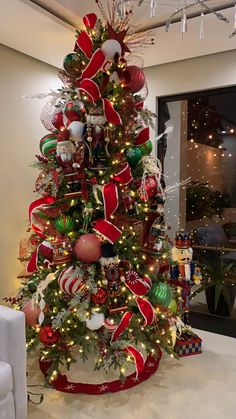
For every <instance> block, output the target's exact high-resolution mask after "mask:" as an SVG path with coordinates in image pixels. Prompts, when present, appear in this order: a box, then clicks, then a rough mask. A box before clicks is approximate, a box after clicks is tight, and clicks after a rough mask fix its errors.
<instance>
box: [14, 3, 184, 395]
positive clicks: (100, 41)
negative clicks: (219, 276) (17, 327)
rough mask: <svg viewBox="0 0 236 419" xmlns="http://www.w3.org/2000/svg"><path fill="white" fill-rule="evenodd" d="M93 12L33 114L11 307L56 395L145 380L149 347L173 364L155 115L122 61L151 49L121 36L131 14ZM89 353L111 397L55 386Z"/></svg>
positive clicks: (153, 356)
mask: <svg viewBox="0 0 236 419" xmlns="http://www.w3.org/2000/svg"><path fill="white" fill-rule="evenodd" d="M97 3H98V6H99V8H100V11H101V13H102V16H103V18H104V23H103V24H102V22H101V21H100V20H98V19H97V16H96V15H95V14H94V13H91V14H88V15H86V16H85V17H84V19H83V22H84V25H85V28H84V29H83V30H80V31H77V33H76V42H75V48H74V51H73V52H72V53H70V54H68V55H67V56H66V57H65V59H64V63H63V69H62V70H60V72H59V76H60V78H61V80H62V81H63V87H62V88H61V89H60V91H59V92H58V96H57V97H56V99H55V98H54V99H55V100H54V102H53V103H52V102H51V103H50V104H48V105H47V106H46V107H45V108H44V110H43V112H42V117H41V119H42V122H43V124H44V126H45V127H46V129H47V130H48V133H47V134H46V135H45V136H44V137H43V138H42V139H41V140H40V143H39V148H40V152H41V154H40V155H38V156H36V157H37V161H36V163H35V167H37V168H39V169H40V174H39V176H38V178H37V180H36V184H35V192H36V193H37V194H38V195H37V198H36V199H35V200H34V202H32V203H31V205H30V207H29V218H30V232H31V233H30V237H29V238H28V239H26V240H22V242H21V247H20V259H21V260H22V262H25V265H26V266H25V272H23V273H22V275H21V277H22V287H21V289H20V291H19V294H18V296H17V300H14V302H16V301H17V302H18V307H19V308H20V309H22V310H23V311H24V313H25V315H26V324H27V346H28V350H29V351H32V350H35V348H36V347H38V348H39V349H40V366H41V369H42V371H43V372H44V373H45V375H46V377H47V380H48V381H49V382H50V383H51V384H52V385H54V386H55V387H56V388H57V389H59V390H63V391H72V392H79V391H85V392H90V393H93V392H94V393H95V394H96V392H97V393H98V394H101V393H102V392H106V391H116V390H120V389H124V388H128V387H130V386H131V385H135V383H136V384H137V383H138V382H141V381H143V380H144V379H146V378H148V376H150V375H151V374H152V373H153V372H155V370H156V368H157V366H158V361H159V358H160V348H161V349H163V350H165V351H166V352H167V353H169V354H170V355H171V356H175V352H174V349H173V343H174V341H175V332H176V328H177V326H176V325H177V323H178V321H179V318H178V309H179V307H180V305H179V304H178V307H177V303H176V299H177V297H178V298H179V299H181V298H180V296H177V297H176V295H174V294H173V291H171V287H170V285H169V284H168V281H169V280H170V274H169V270H170V269H169V262H168V247H169V243H168V238H167V227H166V225H165V220H164V208H163V206H164V200H165V187H164V183H163V179H162V175H161V167H160V164H159V162H158V161H157V159H155V158H154V157H152V156H151V155H150V153H151V151H152V142H151V141H150V139H149V135H150V128H152V127H153V119H154V118H155V115H154V114H153V113H152V112H150V111H149V110H147V109H145V108H144V99H145V97H146V92H147V88H146V82H145V75H144V72H143V70H142V69H141V68H139V67H138V66H136V65H133V64H129V63H128V61H127V59H126V57H128V58H129V62H131V59H132V54H131V51H132V50H133V49H135V48H137V46H139V45H140V42H141V41H142V42H143V45H144V46H145V45H147V44H150V43H152V42H153V41H152V40H151V39H150V36H149V35H148V34H144V35H143V34H135V33H134V32H132V31H130V29H129V27H128V24H129V19H130V16H131V13H129V12H127V13H126V14H125V16H124V17H123V19H120V18H118V17H117V15H116V13H115V2H114V8H113V9H112V10H109V13H108V16H107V15H106V13H105V10H104V9H103V7H102V5H101V4H100V2H97ZM91 353H93V354H95V365H94V369H100V368H105V370H109V368H115V369H117V370H118V371H119V380H117V381H116V382H115V384H114V387H113V388H112V389H111V386H110V385H104V386H103V387H104V388H102V389H99V390H98V389H97V388H96V389H94V388H93V387H89V388H88V387H86V388H83V389H82V387H81V386H80V387H79V388H77V387H76V385H69V384H68V382H67V379H66V378H65V376H64V375H61V367H62V365H64V366H66V367H67V368H68V369H69V367H70V365H71V363H73V362H75V361H76V358H78V355H79V356H80V358H81V359H82V360H85V359H87V358H88V357H89V356H90V354H91ZM151 361H152V362H151ZM132 363H133V364H134V366H135V372H134V373H133V375H131V376H130V377H131V378H129V379H128V378H127V377H126V374H125V371H126V369H127V368H128V367H129V365H130V364H132ZM131 380H133V381H131ZM132 383H133V384H132Z"/></svg>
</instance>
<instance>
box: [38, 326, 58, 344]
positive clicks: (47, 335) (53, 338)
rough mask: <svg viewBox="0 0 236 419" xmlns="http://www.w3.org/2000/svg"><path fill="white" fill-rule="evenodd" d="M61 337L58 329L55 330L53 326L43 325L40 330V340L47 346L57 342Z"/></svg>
mask: <svg viewBox="0 0 236 419" xmlns="http://www.w3.org/2000/svg"><path fill="white" fill-rule="evenodd" d="M60 337H61V334H60V332H59V331H58V330H53V329H52V327H51V326H43V327H41V329H40V332H39V339H40V341H41V342H42V343H43V344H44V345H47V346H50V345H53V344H54V343H57V342H58V341H59V339H60Z"/></svg>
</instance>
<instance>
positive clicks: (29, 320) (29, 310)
mask: <svg viewBox="0 0 236 419" xmlns="http://www.w3.org/2000/svg"><path fill="white" fill-rule="evenodd" d="M22 311H23V313H24V314H25V323H26V325H27V326H30V327H33V326H36V324H38V317H39V315H40V312H41V309H40V307H39V306H38V305H37V304H33V303H32V300H30V301H27V303H25V305H24V307H23V308H22ZM47 311H48V305H46V306H45V308H44V310H43V312H44V313H46V312H47Z"/></svg>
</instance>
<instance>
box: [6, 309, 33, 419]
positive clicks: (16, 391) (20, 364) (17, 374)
mask: <svg viewBox="0 0 236 419" xmlns="http://www.w3.org/2000/svg"><path fill="white" fill-rule="evenodd" d="M26 418H27V386H26V347H25V319H24V314H23V313H22V312H20V311H16V310H13V309H11V308H8V307H3V306H0V419H26Z"/></svg>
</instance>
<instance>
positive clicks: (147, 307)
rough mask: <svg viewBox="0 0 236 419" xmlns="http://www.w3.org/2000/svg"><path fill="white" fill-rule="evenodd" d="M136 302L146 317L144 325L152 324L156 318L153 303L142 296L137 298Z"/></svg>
mask: <svg viewBox="0 0 236 419" xmlns="http://www.w3.org/2000/svg"><path fill="white" fill-rule="evenodd" d="M136 303H137V304H138V308H139V311H140V313H142V315H143V317H144V319H145V322H144V324H143V326H147V325H151V324H152V323H153V322H154V319H155V312H154V309H153V306H152V305H151V303H150V302H149V301H148V300H146V299H145V298H140V297H137V298H136Z"/></svg>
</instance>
